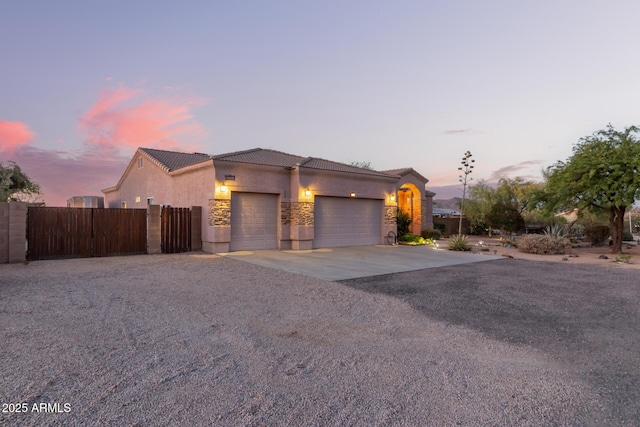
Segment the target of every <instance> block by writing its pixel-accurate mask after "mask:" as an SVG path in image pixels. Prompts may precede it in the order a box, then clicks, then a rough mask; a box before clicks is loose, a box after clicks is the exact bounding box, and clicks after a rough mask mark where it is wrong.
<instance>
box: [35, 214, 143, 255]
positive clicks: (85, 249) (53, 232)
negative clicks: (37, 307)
mask: <svg viewBox="0 0 640 427" xmlns="http://www.w3.org/2000/svg"><path fill="white" fill-rule="evenodd" d="M27 223H28V225H27V239H28V251H27V259H29V260H38V259H51V258H78V257H80V258H84V257H92V256H110V255H132V254H143V253H146V251H147V211H146V209H99V208H45V207H30V208H29V213H28V221H27Z"/></svg>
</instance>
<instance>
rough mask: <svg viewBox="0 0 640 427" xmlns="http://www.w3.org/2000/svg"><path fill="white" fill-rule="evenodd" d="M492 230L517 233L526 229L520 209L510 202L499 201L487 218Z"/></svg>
mask: <svg viewBox="0 0 640 427" xmlns="http://www.w3.org/2000/svg"><path fill="white" fill-rule="evenodd" d="M487 223H488V224H489V226H490V227H491V228H501V229H504V230H506V231H507V232H509V233H516V232H518V231H520V230H522V229H523V228H524V225H525V224H524V218H522V214H521V213H520V211H519V210H518V208H517V207H516V206H515V205H514V204H513V203H510V202H509V201H508V200H498V201H497V202H496V203H495V204H494V205H493V206H492V207H491V211H490V212H489V215H488V216H487Z"/></svg>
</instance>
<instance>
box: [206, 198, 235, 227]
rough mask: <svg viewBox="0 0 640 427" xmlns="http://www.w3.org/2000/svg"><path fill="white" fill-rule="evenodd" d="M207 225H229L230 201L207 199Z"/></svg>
mask: <svg viewBox="0 0 640 427" xmlns="http://www.w3.org/2000/svg"><path fill="white" fill-rule="evenodd" d="M207 216H208V218H209V225H221V226H230V225H231V200H230V199H222V200H218V199H216V200H213V199H209V209H208V212H207Z"/></svg>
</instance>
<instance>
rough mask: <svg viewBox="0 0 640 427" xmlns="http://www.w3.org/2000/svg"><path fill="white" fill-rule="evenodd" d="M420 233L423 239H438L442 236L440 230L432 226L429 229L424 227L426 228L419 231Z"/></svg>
mask: <svg viewBox="0 0 640 427" xmlns="http://www.w3.org/2000/svg"><path fill="white" fill-rule="evenodd" d="M420 235H421V236H422V237H423V238H424V239H434V240H438V239H441V238H442V233H441V232H440V230H435V229H433V228H430V229H426V230H422V231H421V232H420Z"/></svg>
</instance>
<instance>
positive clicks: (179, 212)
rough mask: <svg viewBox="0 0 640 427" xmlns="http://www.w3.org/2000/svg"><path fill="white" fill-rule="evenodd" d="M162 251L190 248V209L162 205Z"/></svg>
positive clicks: (179, 250) (166, 252) (178, 250)
mask: <svg viewBox="0 0 640 427" xmlns="http://www.w3.org/2000/svg"><path fill="white" fill-rule="evenodd" d="M160 224H161V241H162V252H163V253H165V254H174V253H178V252H189V251H190V250H191V209H189V208H173V207H169V206H164V207H163V208H162V213H161V215H160Z"/></svg>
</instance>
